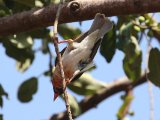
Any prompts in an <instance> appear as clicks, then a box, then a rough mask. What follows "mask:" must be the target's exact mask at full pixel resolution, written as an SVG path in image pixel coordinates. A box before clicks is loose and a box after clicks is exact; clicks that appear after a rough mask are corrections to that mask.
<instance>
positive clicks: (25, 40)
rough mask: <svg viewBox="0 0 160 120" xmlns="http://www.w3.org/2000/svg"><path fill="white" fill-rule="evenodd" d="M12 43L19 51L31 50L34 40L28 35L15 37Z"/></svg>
mask: <svg viewBox="0 0 160 120" xmlns="http://www.w3.org/2000/svg"><path fill="white" fill-rule="evenodd" d="M10 41H11V43H12V44H13V45H14V46H16V47H17V48H19V49H24V48H30V47H32V45H33V39H32V38H31V37H30V36H28V35H26V34H23V33H21V34H18V35H14V36H13V37H12V38H11V39H10Z"/></svg>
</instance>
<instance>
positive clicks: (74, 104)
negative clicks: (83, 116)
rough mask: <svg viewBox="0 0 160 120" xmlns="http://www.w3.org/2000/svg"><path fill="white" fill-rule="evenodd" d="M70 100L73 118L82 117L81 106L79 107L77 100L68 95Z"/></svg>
mask: <svg viewBox="0 0 160 120" xmlns="http://www.w3.org/2000/svg"><path fill="white" fill-rule="evenodd" d="M68 100H69V104H70V106H71V110H72V114H73V116H78V115H80V113H81V109H80V106H79V104H78V101H77V100H76V98H75V97H74V96H72V95H70V94H68Z"/></svg>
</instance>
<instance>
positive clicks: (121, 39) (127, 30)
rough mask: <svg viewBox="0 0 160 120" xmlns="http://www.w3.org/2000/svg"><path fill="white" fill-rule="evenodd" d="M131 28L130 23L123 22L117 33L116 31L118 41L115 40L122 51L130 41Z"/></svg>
mask: <svg viewBox="0 0 160 120" xmlns="http://www.w3.org/2000/svg"><path fill="white" fill-rule="evenodd" d="M132 28H133V24H132V23H128V24H123V25H122V26H121V27H120V30H119V33H118V41H117V48H118V49H119V50H122V51H124V49H125V47H126V46H127V45H128V43H129V42H130V38H131V29H132Z"/></svg>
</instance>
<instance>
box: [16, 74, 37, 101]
mask: <svg viewBox="0 0 160 120" xmlns="http://www.w3.org/2000/svg"><path fill="white" fill-rule="evenodd" d="M37 89H38V80H37V78H36V77H32V78H29V79H27V80H26V81H24V82H23V83H22V84H21V85H20V87H19V89H18V99H19V100H20V101H21V102H29V101H31V100H32V97H33V95H34V94H35V93H36V92H37Z"/></svg>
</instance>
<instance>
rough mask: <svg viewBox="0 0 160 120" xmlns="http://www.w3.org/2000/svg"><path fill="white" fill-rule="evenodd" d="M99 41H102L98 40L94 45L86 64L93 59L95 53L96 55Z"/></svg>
mask: <svg viewBox="0 0 160 120" xmlns="http://www.w3.org/2000/svg"><path fill="white" fill-rule="evenodd" d="M101 41H102V39H101V38H100V39H99V40H98V41H97V42H96V43H95V44H94V47H93V48H92V52H91V54H90V57H89V60H88V62H91V61H92V60H93V58H94V57H95V55H96V53H97V50H98V48H99V46H100V44H101Z"/></svg>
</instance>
